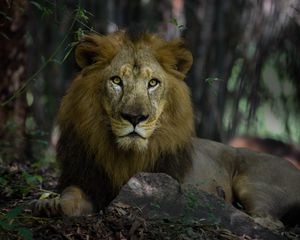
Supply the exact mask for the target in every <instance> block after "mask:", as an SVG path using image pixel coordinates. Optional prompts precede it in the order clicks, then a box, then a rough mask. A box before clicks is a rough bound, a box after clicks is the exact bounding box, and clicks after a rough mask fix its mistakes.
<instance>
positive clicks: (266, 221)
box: [254, 216, 284, 231]
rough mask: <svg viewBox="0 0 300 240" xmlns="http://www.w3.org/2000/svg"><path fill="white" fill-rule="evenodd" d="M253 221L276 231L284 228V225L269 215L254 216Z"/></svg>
mask: <svg viewBox="0 0 300 240" xmlns="http://www.w3.org/2000/svg"><path fill="white" fill-rule="evenodd" d="M254 221H255V222H256V223H258V224H259V225H261V226H263V227H265V228H268V229H270V230H271V231H278V230H280V229H282V228H284V225H283V223H282V222H281V221H279V220H278V219H275V218H273V217H271V216H268V217H254Z"/></svg>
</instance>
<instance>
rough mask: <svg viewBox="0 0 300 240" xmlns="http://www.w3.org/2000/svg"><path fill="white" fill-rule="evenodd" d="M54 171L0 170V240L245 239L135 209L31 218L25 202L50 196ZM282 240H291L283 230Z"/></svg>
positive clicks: (14, 167)
mask: <svg viewBox="0 0 300 240" xmlns="http://www.w3.org/2000/svg"><path fill="white" fill-rule="evenodd" d="M56 183H57V175H56V174H55V169H54V168H51V167H49V168H46V169H43V168H40V167H32V166H30V165H26V164H24V165H21V164H11V165H9V166H0V187H1V188H0V239H1V240H2V239H3V240H6V239H9V240H11V239H26V240H29V239H41V240H42V239H84V240H91V239H109V240H111V239H117V240H123V239H156V240H157V239H183V240H185V239H210V240H213V239H224V240H225V239H227V240H230V239H241V240H242V239H245V240H248V239H249V240H250V239H251V238H250V237H249V236H237V235H235V234H233V233H232V232H230V231H229V230H227V229H223V228H220V227H219V226H217V225H213V224H211V225H210V224H207V223H203V222H201V221H193V222H185V221H182V220H178V221H177V220H172V221H171V220H168V219H163V220H162V219H160V220H158V219H157V220H155V219H153V220H145V219H144V218H143V217H142V216H141V215H140V214H139V209H137V208H133V207H131V206H126V205H121V206H115V207H114V208H110V209H105V210H104V211H102V212H100V213H97V214H95V215H91V216H86V217H77V218H66V217H56V218H53V217H52V218H47V217H36V216H33V215H32V212H31V209H30V207H29V206H30V203H31V202H32V201H33V200H36V199H39V198H40V197H44V198H49V197H56V196H57V195H56V193H55V186H56ZM282 234H283V235H285V237H286V238H287V239H297V235H296V234H295V233H293V232H284V233H282Z"/></svg>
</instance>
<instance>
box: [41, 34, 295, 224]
mask: <svg viewBox="0 0 300 240" xmlns="http://www.w3.org/2000/svg"><path fill="white" fill-rule="evenodd" d="M75 58H76V61H77V63H78V65H79V67H80V68H81V71H80V73H79V75H78V76H77V77H76V78H75V80H74V81H73V82H72V84H71V86H70V88H69V90H68V91H67V94H66V95H65V97H64V98H63V100H62V103H61V106H60V110H59V113H58V124H59V127H60V129H61V136H60V139H59V142H58V146H57V159H58V161H59V163H60V167H61V176H60V178H59V189H60V190H61V197H60V199H58V200H53V201H52V202H51V204H49V202H47V204H41V203H39V204H38V208H39V210H41V209H43V208H44V207H45V205H47V206H49V205H53V208H52V210H51V211H52V213H55V212H58V211H61V212H62V213H63V214H64V215H67V216H80V215H87V214H90V213H93V212H96V211H99V210H100V209H103V208H104V207H105V206H107V205H108V204H109V203H110V201H111V200H112V199H113V198H114V197H115V196H116V195H117V194H118V192H119V191H120V189H121V188H122V186H123V185H124V184H126V182H127V181H128V180H129V179H130V178H131V177H132V176H133V175H135V174H136V173H138V172H162V173H166V174H169V175H170V176H172V177H173V178H175V179H176V180H178V181H179V182H180V183H181V184H183V185H187V184H193V185H195V186H197V187H199V188H200V189H202V190H205V191H207V192H209V193H211V194H214V195H216V196H218V197H221V198H223V199H224V200H225V201H226V202H228V203H236V202H239V203H240V204H242V206H243V208H244V211H245V212H246V213H248V214H249V215H250V216H252V217H253V218H254V219H255V220H256V221H257V222H259V223H261V224H262V225H264V226H267V227H273V226H275V227H276V228H278V227H282V226H283V225H282V221H283V220H285V219H286V216H289V213H291V212H293V211H295V209H297V210H299V207H300V185H299V182H300V172H299V171H297V170H296V169H295V168H294V167H293V166H291V165H290V164H289V163H287V162H286V161H284V160H282V159H281V158H278V157H274V156H271V155H266V154H261V153H255V152H252V151H248V150H246V149H235V148H232V147H230V146H226V145H223V144H221V143H217V142H213V141H210V140H204V139H199V138H196V137H195V129H194V119H193V109H192V103H191V98H190V91H189V88H188V86H187V84H186V82H185V76H186V74H187V72H188V70H189V69H190V67H191V65H192V62H193V58H192V54H191V52H190V51H189V50H187V49H186V48H185V46H184V43H183V41H182V40H181V39H175V40H170V41H166V40H164V39H163V38H161V37H159V36H158V35H156V34H151V33H143V34H132V33H130V32H126V31H117V32H115V33H111V34H108V35H105V36H101V35H97V34H87V35H85V36H84V38H83V40H82V41H81V42H80V43H79V45H78V46H77V48H76V50H75ZM49 201H50V200H49ZM293 213H295V212H293ZM298 216H299V215H298ZM295 219H296V218H295Z"/></svg>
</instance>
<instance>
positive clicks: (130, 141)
mask: <svg viewBox="0 0 300 240" xmlns="http://www.w3.org/2000/svg"><path fill="white" fill-rule="evenodd" d="M103 73H104V76H105V79H103V80H104V82H105V84H104V85H105V90H104V91H103V92H104V96H105V97H104V98H103V106H104V108H105V111H106V113H107V115H108V116H109V120H110V124H111V129H112V132H113V134H114V136H115V138H116V141H117V143H118V145H119V147H120V148H122V149H125V150H128V149H135V150H139V151H142V150H145V149H146V148H147V145H148V142H149V138H150V137H151V136H152V134H153V133H154V132H155V129H156V128H158V127H159V118H160V114H161V113H162V112H163V109H164V105H165V98H166V96H165V94H166V93H165V89H166V84H167V81H166V79H165V78H166V72H165V71H164V70H163V68H162V67H161V65H160V64H159V63H158V62H157V60H156V59H155V58H154V56H153V54H151V51H150V50H149V49H148V48H143V49H140V50H138V51H135V50H133V49H131V48H124V49H122V50H121V51H120V52H119V53H118V54H117V55H116V56H115V57H114V59H113V60H112V61H111V64H110V65H109V66H108V67H107V68H106V69H105V70H104V72H103Z"/></svg>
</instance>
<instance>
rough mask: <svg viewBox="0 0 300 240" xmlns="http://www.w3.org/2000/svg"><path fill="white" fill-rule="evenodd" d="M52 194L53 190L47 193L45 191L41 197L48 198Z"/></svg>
mask: <svg viewBox="0 0 300 240" xmlns="http://www.w3.org/2000/svg"><path fill="white" fill-rule="evenodd" d="M50 195H51V192H45V193H43V194H42V195H41V196H40V198H39V199H41V200H42V199H48V198H49V197H50Z"/></svg>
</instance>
